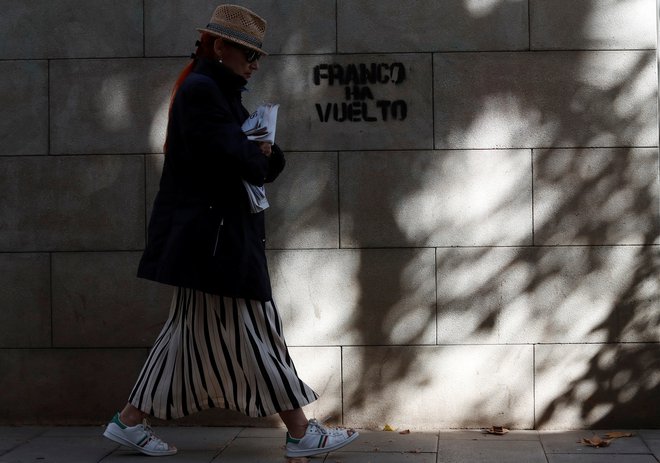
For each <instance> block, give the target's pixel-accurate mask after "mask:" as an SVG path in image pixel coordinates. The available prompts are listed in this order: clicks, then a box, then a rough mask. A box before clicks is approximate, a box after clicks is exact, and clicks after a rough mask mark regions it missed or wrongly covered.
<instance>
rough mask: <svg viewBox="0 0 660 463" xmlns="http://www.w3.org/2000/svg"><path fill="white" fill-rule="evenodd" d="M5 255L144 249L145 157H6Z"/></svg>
mask: <svg viewBox="0 0 660 463" xmlns="http://www.w3.org/2000/svg"><path fill="white" fill-rule="evenodd" d="M0 197H2V198H4V199H3V201H2V203H1V204H0V243H1V244H0V251H11V252H16V251H47V250H48V251H66V250H80V251H83V250H114V249H116V250H138V249H141V248H142V247H143V246H144V160H143V158H142V156H60V157H45V156H39V157H33V156H29V157H4V158H2V157H0Z"/></svg>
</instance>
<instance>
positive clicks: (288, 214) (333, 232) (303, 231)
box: [266, 153, 339, 249]
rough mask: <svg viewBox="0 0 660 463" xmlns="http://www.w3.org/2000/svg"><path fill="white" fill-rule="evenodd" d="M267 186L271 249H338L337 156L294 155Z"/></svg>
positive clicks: (268, 231)
mask: <svg viewBox="0 0 660 463" xmlns="http://www.w3.org/2000/svg"><path fill="white" fill-rule="evenodd" d="M286 158H287V162H286V168H285V169H284V171H283V172H282V173H281V174H280V176H279V177H278V178H277V179H276V180H275V182H274V183H272V184H269V185H267V186H266V190H267V194H268V201H269V203H270V206H271V207H270V209H268V211H266V239H267V241H266V245H267V246H268V247H269V248H271V249H273V248H274V249H291V248H294V249H296V248H297V249H300V248H338V247H339V212H338V211H339V206H338V204H337V203H338V195H339V192H338V185H337V182H338V178H337V153H291V154H287V155H286Z"/></svg>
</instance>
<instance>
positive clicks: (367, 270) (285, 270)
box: [268, 249, 435, 346]
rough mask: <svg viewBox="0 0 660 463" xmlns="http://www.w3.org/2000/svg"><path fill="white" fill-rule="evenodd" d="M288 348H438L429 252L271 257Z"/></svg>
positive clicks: (304, 252)
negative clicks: (291, 346) (321, 346)
mask: <svg viewBox="0 0 660 463" xmlns="http://www.w3.org/2000/svg"><path fill="white" fill-rule="evenodd" d="M268 257H269V261H270V273H271V276H272V282H273V288H274V298H275V302H276V304H277V307H278V309H279V311H280V314H281V316H282V319H283V323H284V329H285V334H286V338H287V342H288V343H289V345H293V346H296V345H300V346H305V345H340V344H341V345H347V344H348V345H369V344H377V345H388V344H434V343H435V327H434V321H435V284H434V281H433V269H434V262H435V260H434V259H435V255H434V250H433V249H363V250H301V251H270V252H269V254H268Z"/></svg>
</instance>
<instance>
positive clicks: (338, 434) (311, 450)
mask: <svg viewBox="0 0 660 463" xmlns="http://www.w3.org/2000/svg"><path fill="white" fill-rule="evenodd" d="M358 435H359V434H358V433H357V431H355V430H353V429H344V428H328V427H326V426H323V425H322V424H320V423H319V422H318V421H316V420H309V423H308V424H307V430H306V431H305V435H304V436H303V437H301V438H300V439H295V438H293V437H291V435H290V434H289V433H286V456H287V457H292V458H293V457H311V456H313V455H320V454H322V453H328V452H332V451H334V450H337V449H340V448H342V447H343V446H345V445H347V444H350V443H351V442H353V441H354V440H355V439H357V437H358Z"/></svg>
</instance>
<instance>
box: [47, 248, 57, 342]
mask: <svg viewBox="0 0 660 463" xmlns="http://www.w3.org/2000/svg"><path fill="white" fill-rule="evenodd" d="M48 286H49V293H50V348H51V349H52V348H53V347H54V346H55V336H54V331H55V326H54V323H53V305H54V304H53V253H52V252H49V253H48Z"/></svg>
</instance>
